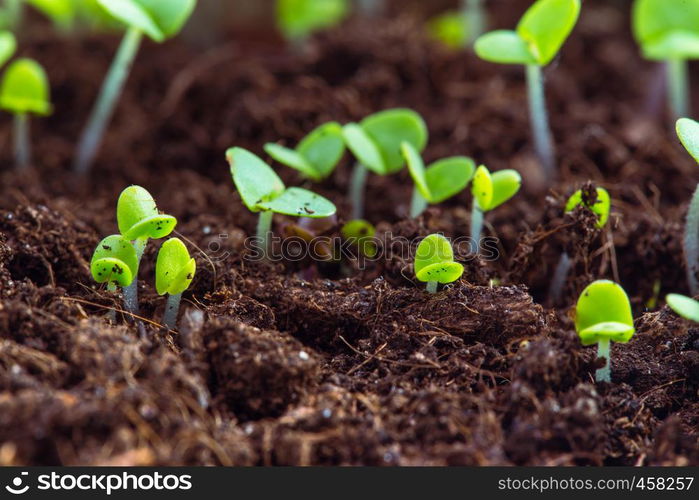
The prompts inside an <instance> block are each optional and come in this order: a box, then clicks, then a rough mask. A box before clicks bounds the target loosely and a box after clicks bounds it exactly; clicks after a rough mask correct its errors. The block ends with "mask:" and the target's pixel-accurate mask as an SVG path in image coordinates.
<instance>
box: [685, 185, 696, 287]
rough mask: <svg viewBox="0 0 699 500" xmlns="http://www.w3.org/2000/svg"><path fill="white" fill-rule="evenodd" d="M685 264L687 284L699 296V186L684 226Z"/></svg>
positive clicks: (690, 203) (693, 196) (690, 204)
mask: <svg viewBox="0 0 699 500" xmlns="http://www.w3.org/2000/svg"><path fill="white" fill-rule="evenodd" d="M684 262H685V267H686V269H687V283H688V284H689V291H690V292H691V293H692V295H693V296H694V295H697V294H699V281H697V264H699V185H697V188H696V190H695V191H694V194H693V195H692V201H690V202H689V209H688V210H687V222H686V223H685V226H684Z"/></svg>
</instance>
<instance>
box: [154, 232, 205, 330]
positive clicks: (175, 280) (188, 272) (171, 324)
mask: <svg viewBox="0 0 699 500" xmlns="http://www.w3.org/2000/svg"><path fill="white" fill-rule="evenodd" d="M196 270H197V263H196V262H195V261H194V259H193V258H191V257H190V256H189V252H188V251H187V247H186V246H184V243H182V241H181V240H180V239H179V238H170V239H169V240H167V241H166V242H165V243H163V245H162V246H161V247H160V250H159V251H158V259H157V260H156V263H155V289H156V290H157V291H158V295H165V294H166V293H167V294H168V299H167V305H166V306H165V315H164V316H163V324H164V325H165V326H166V327H167V328H169V329H170V330H174V329H175V327H176V326H177V312H178V311H179V309H180V299H181V298H182V292H184V291H185V290H186V289H187V288H189V285H190V283H191V282H192V279H194V273H195V272H196Z"/></svg>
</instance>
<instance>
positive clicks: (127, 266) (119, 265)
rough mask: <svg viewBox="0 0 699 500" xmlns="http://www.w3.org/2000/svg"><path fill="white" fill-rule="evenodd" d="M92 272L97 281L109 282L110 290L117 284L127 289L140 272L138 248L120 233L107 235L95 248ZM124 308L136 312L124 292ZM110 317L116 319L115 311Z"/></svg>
mask: <svg viewBox="0 0 699 500" xmlns="http://www.w3.org/2000/svg"><path fill="white" fill-rule="evenodd" d="M90 272H91V273H92V277H93V279H94V280H95V281H96V282H97V283H107V289H108V290H110V291H115V290H116V288H117V286H121V287H123V288H124V289H126V288H127V287H128V286H130V285H131V284H132V283H133V282H134V280H135V279H136V275H137V274H138V258H137V257H136V250H135V249H134V247H133V245H132V244H131V242H130V241H129V240H127V239H126V238H124V237H123V236H122V235H120V234H113V235H111V236H107V237H106V238H105V239H103V240H102V241H100V242H99V244H98V245H97V248H95V252H94V254H93V255H92V261H91V262H90ZM124 308H125V309H126V311H128V312H130V313H132V314H136V310H135V309H134V304H133V303H132V302H129V301H127V300H126V294H124ZM110 318H111V319H112V320H114V319H116V315H115V314H114V311H112V312H111V313H110Z"/></svg>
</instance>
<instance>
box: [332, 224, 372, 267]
mask: <svg viewBox="0 0 699 500" xmlns="http://www.w3.org/2000/svg"><path fill="white" fill-rule="evenodd" d="M340 232H341V233H342V237H343V238H345V239H346V240H350V241H351V242H352V244H354V245H355V246H356V247H357V249H358V250H359V252H361V253H362V254H363V255H366V256H367V257H369V258H371V257H375V256H376V253H377V249H376V244H375V243H374V236H375V235H376V228H375V227H374V226H373V225H372V224H371V223H369V222H367V221H365V220H362V219H356V220H351V221H349V222H348V223H346V224H345V225H344V226H342V229H341V230H340Z"/></svg>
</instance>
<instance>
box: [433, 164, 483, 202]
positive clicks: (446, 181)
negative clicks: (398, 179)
mask: <svg viewBox="0 0 699 500" xmlns="http://www.w3.org/2000/svg"><path fill="white" fill-rule="evenodd" d="M475 170H476V164H475V163H474V162H473V160H472V159H471V158H468V157H466V156H453V157H451V158H443V159H441V160H438V161H436V162H434V163H433V164H431V165H430V166H429V167H427V172H426V174H425V175H426V177H427V186H428V187H429V191H430V194H431V198H428V199H427V200H428V201H429V202H430V203H433V204H435V203H442V202H443V201H444V200H447V199H449V198H451V197H452V196H454V195H456V194H458V193H460V192H461V191H462V190H463V189H464V188H465V187H466V186H467V185H468V183H469V181H470V180H471V178H472V177H473V173H474V171H475Z"/></svg>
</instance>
